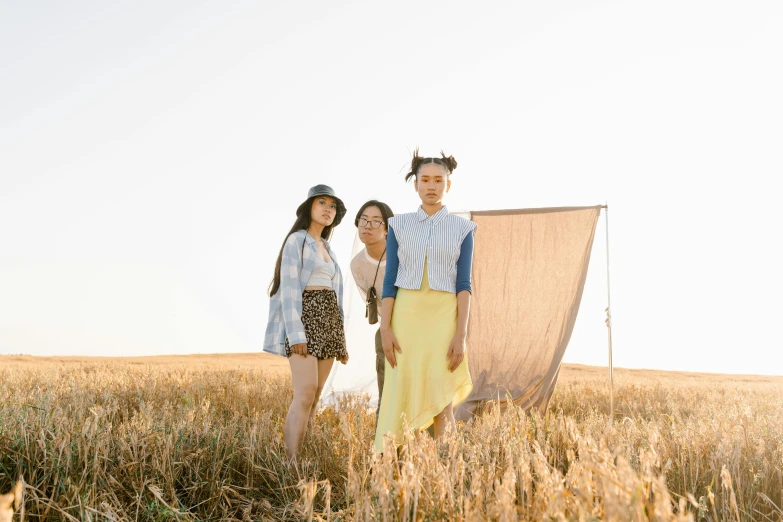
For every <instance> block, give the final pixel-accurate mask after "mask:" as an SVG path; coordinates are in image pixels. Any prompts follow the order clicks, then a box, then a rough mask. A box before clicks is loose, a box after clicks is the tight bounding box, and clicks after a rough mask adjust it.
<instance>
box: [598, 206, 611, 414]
mask: <svg viewBox="0 0 783 522" xmlns="http://www.w3.org/2000/svg"><path fill="white" fill-rule="evenodd" d="M601 208H603V209H604V218H605V219H604V220H605V221H606V328H607V331H608V332H609V418H610V419H614V366H613V364H612V294H611V292H610V291H609V204H608V203H606V204H604V205H603V206H602V207H601Z"/></svg>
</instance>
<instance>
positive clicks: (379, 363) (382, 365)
mask: <svg viewBox="0 0 783 522" xmlns="http://www.w3.org/2000/svg"><path fill="white" fill-rule="evenodd" d="M385 369H386V356H385V355H384V354H383V344H382V343H381V329H380V328H378V331H377V332H375V373H376V374H378V409H377V410H375V426H376V427H377V426H378V413H379V412H380V411H381V397H382V396H383V376H384V372H385Z"/></svg>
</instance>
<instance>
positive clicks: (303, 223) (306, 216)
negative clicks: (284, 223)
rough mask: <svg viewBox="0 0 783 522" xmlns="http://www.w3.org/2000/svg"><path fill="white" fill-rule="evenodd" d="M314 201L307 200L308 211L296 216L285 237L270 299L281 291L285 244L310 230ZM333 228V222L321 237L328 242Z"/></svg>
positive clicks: (276, 265)
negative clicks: (301, 232) (289, 239)
mask: <svg viewBox="0 0 783 522" xmlns="http://www.w3.org/2000/svg"><path fill="white" fill-rule="evenodd" d="M313 201H315V197H312V198H310V199H308V200H307V202H306V204H305V205H303V207H305V208H306V210H304V211H303V212H300V213H299V214H297V215H296V221H294V226H292V227H291V230H290V231H289V232H288V234H286V235H285V239H284V240H283V245H282V246H281V247H280V253H279V254H277V263H275V277H274V279H272V282H271V283H270V284H269V296H270V297H271V296H273V295H275V294H276V293H277V291H278V290H279V289H280V267H281V265H282V264H283V249H284V248H285V244H286V242H287V241H288V238H289V237H290V236H291V234H293V233H294V232H299V231H300V230H307V229H308V228H310V223H311V221H312V218H311V217H310V216H311V214H312V211H313ZM333 228H334V222H332V224H331V225H329V226H328V227H324V229H323V232H321V237H322V238H323V239H326V240H328V239H329V238H331V237H332V229H333ZM306 240H307V238H305V241H306Z"/></svg>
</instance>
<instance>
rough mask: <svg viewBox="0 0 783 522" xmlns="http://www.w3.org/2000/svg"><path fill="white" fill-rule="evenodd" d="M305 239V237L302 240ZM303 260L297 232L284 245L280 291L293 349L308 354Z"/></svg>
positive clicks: (284, 318)
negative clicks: (302, 284) (303, 317)
mask: <svg viewBox="0 0 783 522" xmlns="http://www.w3.org/2000/svg"><path fill="white" fill-rule="evenodd" d="M304 240H305V239H304V237H303V238H302V241H304ZM302 262H303V261H302V250H301V245H299V246H297V239H296V234H291V235H290V236H288V239H287V240H286V242H285V246H284V247H283V260H282V264H281V266H280V288H279V289H278V292H281V294H280V300H281V301H282V312H283V323H284V324H285V333H286V336H287V337H288V344H289V345H290V346H291V351H292V352H293V353H299V354H300V355H307V345H306V343H307V337H306V336H305V330H304V325H303V324H302V288H301V286H300V284H299V273H300V268H301V266H302ZM291 267H296V269H295V270H291Z"/></svg>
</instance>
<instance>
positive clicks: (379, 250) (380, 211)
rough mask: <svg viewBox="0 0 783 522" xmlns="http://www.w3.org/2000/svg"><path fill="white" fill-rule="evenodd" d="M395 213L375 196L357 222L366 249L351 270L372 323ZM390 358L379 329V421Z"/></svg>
mask: <svg viewBox="0 0 783 522" xmlns="http://www.w3.org/2000/svg"><path fill="white" fill-rule="evenodd" d="M392 216H394V213H393V212H392V209H391V208H389V205H387V204H386V203H382V202H380V201H377V200H374V199H371V200H370V201H368V202H366V203H365V204H364V205H362V207H361V208H360V209H359V212H357V213H356V220H355V221H354V224H355V225H356V228H357V229H358V233H359V240H360V241H361V242H362V243H364V248H363V249H362V251H361V252H359V253H358V254H356V256H354V258H353V259H352V260H351V273H352V274H353V279H354V281H355V282H356V287H357V288H358V289H359V293H360V294H361V295H362V297H363V298H364V302H365V308H366V313H365V315H366V317H367V320H368V322H369V323H370V324H377V323H378V317H379V312H380V310H381V292H382V290H383V277H384V275H385V274H386V234H387V231H388V228H387V225H386V224H387V223H388V222H389V218H391V217H392ZM385 365H386V357H385V356H384V355H383V345H382V344H381V331H380V329H379V330H378V331H376V332H375V373H376V374H377V376H378V408H377V409H376V410H375V422H376V424H377V422H378V411H379V410H380V408H381V398H382V397H383V376H384V369H385Z"/></svg>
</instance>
